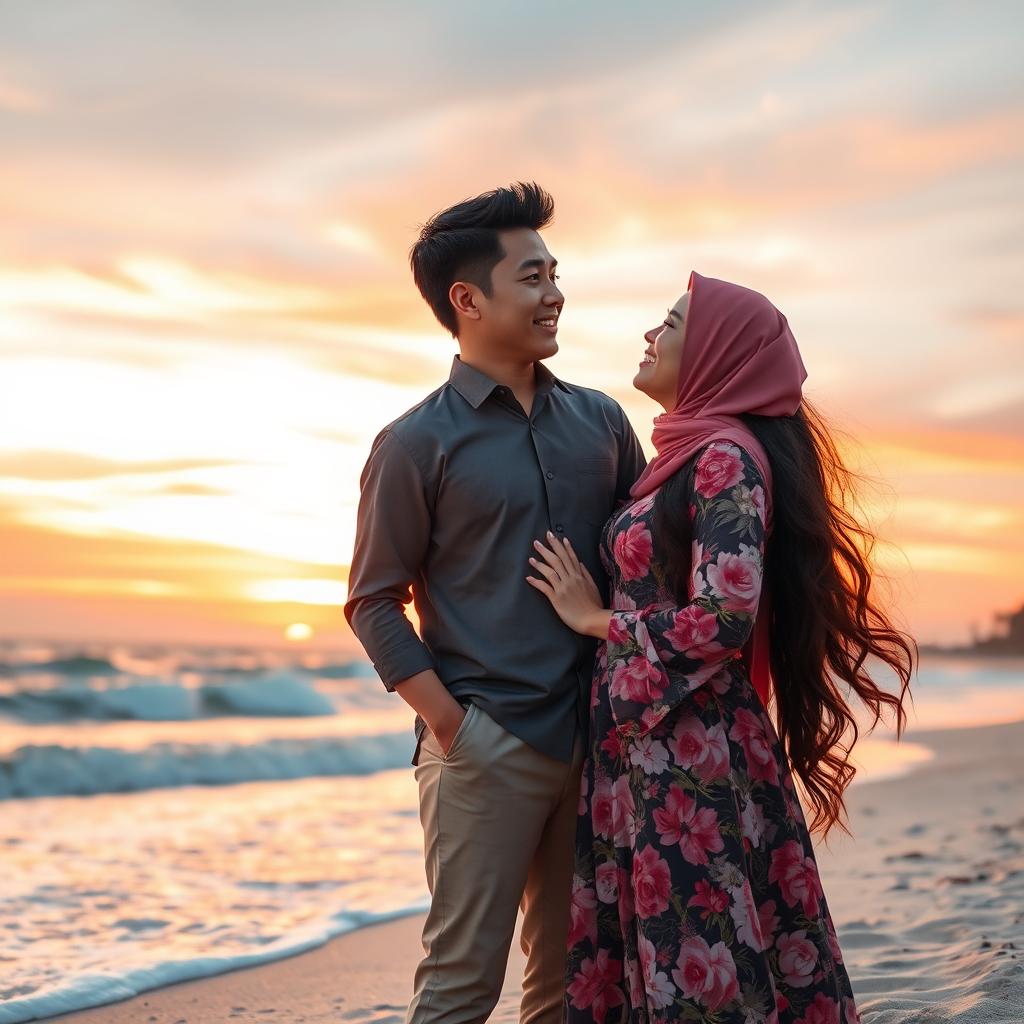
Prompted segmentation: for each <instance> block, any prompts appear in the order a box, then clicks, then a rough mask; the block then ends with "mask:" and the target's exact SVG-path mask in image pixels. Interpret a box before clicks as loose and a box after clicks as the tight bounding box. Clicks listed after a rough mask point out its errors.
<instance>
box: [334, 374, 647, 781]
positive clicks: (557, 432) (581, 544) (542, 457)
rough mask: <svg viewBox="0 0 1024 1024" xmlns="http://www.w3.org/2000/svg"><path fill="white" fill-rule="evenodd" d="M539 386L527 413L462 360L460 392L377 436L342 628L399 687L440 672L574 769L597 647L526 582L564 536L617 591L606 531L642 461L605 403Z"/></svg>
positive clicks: (462, 694)
mask: <svg viewBox="0 0 1024 1024" xmlns="http://www.w3.org/2000/svg"><path fill="white" fill-rule="evenodd" d="M536 384H537V391H536V397H535V398H534V402H533V408H532V409H531V411H530V415H529V416H527V415H526V413H525V412H524V411H523V408H522V406H521V405H520V404H519V403H518V401H516V398H515V396H514V395H513V394H512V392H511V390H510V389H509V388H506V387H502V386H500V385H498V384H496V383H495V382H494V381H493V380H491V378H490V377H488V376H486V375H485V374H483V373H481V372H480V371H479V370H476V369H474V368H473V367H471V366H467V365H466V364H465V363H463V362H462V361H461V360H460V359H459V357H458V356H456V357H455V360H454V362H453V364H452V371H451V376H450V377H449V379H448V382H447V383H446V384H444V385H443V386H442V387H440V388H438V389H437V391H435V392H434V393H433V394H431V395H428V396H427V398H425V399H424V400H423V401H422V402H420V403H419V405H416V406H414V407H413V408H412V409H410V410H409V411H408V412H406V413H405V414H404V415H402V416H400V417H399V418H398V419H397V420H395V421H394V422H393V423H391V424H390V425H388V426H387V427H385V428H384V429H383V430H382V431H381V432H380V434H378V435H377V438H376V440H375V441H374V442H373V447H372V449H371V451H370V457H369V459H368V460H367V463H366V467H365V468H364V470H363V474H362V477H361V480H360V486H361V495H360V500H359V513H358V519H357V525H356V543H355V552H354V554H353V557H352V568H351V572H350V574H349V599H348V602H347V603H346V605H345V616H346V618H347V619H348V621H349V624H350V625H351V627H352V630H353V632H354V633H355V634H356V636H357V637H358V638H359V640H360V641H361V642H362V644H363V647H365V648H366V652H367V654H368V655H369V656H370V658H371V660H372V661H373V664H374V667H375V668H376V670H377V672H378V674H379V675H380V677H381V679H382V680H383V681H384V685H385V686H386V687H387V688H388V689H389V690H393V689H394V687H395V684H396V683H399V682H401V681H402V680H403V679H408V678H409V677H410V676H413V675H415V674H416V673H418V672H422V671H424V670H425V669H431V668H432V669H434V670H435V671H436V672H437V674H438V676H439V677H440V678H441V681H442V682H443V683H444V684H445V686H447V687H448V690H449V691H450V692H451V694H452V696H454V697H455V698H456V699H457V700H459V701H461V702H462V703H464V704H466V703H473V704H477V705H479V707H481V708H482V709H483V710H484V711H486V712H487V714H488V715H490V716H491V717H492V718H493V719H494V720H495V721H496V722H497V723H498V724H499V725H501V726H502V727H503V728H505V729H506V730H508V731H509V732H511V733H513V734H514V735H516V736H518V737H520V739H522V740H524V741H525V742H527V743H529V744H530V745H531V746H533V747H534V748H536V749H537V750H539V751H541V752H542V753H545V754H548V755H549V756H551V757H555V758H558V759H559V760H561V761H565V762H568V761H570V760H571V757H572V743H573V734H574V732H575V730H576V726H577V723H579V724H581V725H582V726H584V731H585V722H586V715H587V713H588V706H589V702H588V701H587V700H585V699H581V698H582V697H584V696H586V695H589V692H590V674H591V670H592V667H593V657H594V651H595V649H596V641H594V640H590V639H587V638H584V637H580V636H579V635H577V634H576V633H574V632H573V631H572V630H571V629H569V628H568V626H566V625H564V624H563V623H562V621H561V620H560V619H559V618H558V616H557V615H556V614H555V612H554V609H553V608H552V607H551V605H550V603H549V602H548V600H547V598H546V597H545V596H544V595H543V594H541V593H540V592H539V591H537V590H534V589H533V587H531V586H530V585H529V584H528V583H527V582H526V576H527V575H528V574H530V566H529V564H528V563H527V559H528V558H529V557H530V555H532V554H534V553H535V552H534V550H533V547H532V544H533V541H534V539H536V538H539V539H544V534H545V531H547V530H552V531H553V532H555V533H556V535H557V536H560V537H568V538H569V540H570V541H571V543H572V545H573V547H574V548H575V550H576V553H577V555H578V556H579V557H580V559H581V560H582V561H583V562H584V563H585V564H586V566H587V568H588V569H589V570H590V572H591V574H592V575H593V577H594V579H595V580H596V581H597V583H598V586H600V587H601V588H602V590H605V588H606V581H605V574H604V570H603V569H602V567H601V563H600V559H599V556H598V543H599V540H600V534H601V529H602V527H603V526H604V524H605V522H606V521H607V519H608V517H609V516H610V515H611V514H612V512H613V510H614V509H615V507H616V506H617V505H618V504H620V503H621V502H623V501H624V500H625V499H626V498H627V497H628V493H629V488H630V487H631V486H632V484H633V482H634V481H635V480H636V478H637V476H639V474H640V472H641V470H642V469H643V467H644V464H645V459H644V455H643V451H642V450H641V448H640V444H639V442H638V441H637V438H636V435H635V434H634V433H633V429H632V427H631V426H630V424H629V421H628V419H627V418H626V414H625V413H624V412H623V411H622V409H621V407H620V406H619V405H618V403H616V402H615V401H613V400H612V399H611V398H609V397H608V396H607V395H603V394H601V392H599V391H592V390H590V389H589V388H581V387H576V386H575V385H572V384H565V383H563V382H562V381H560V380H558V379H557V378H555V377H554V376H553V375H552V373H551V371H550V370H548V369H547V368H546V367H545V366H543V365H542V364H540V363H537V364H536ZM605 597H606V598H607V594H605ZM410 599H411V600H413V602H414V606H415V609H416V614H417V617H418V619H419V629H420V633H419V635H417V633H416V630H415V629H414V628H413V625H412V623H411V622H410V621H409V619H408V618H407V617H406V615H405V611H404V608H405V606H406V605H407V604H408V603H409V601H410ZM421 637H422V639H421ZM422 732H423V723H422V721H421V720H419V719H418V720H417V735H418V736H422ZM414 760H415V758H414Z"/></svg>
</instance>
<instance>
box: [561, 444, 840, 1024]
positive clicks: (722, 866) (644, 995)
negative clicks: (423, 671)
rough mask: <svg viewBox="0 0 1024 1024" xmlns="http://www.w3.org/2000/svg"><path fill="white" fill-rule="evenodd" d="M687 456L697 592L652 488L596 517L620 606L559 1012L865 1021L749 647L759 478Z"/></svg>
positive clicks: (759, 554)
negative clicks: (670, 569)
mask: <svg viewBox="0 0 1024 1024" xmlns="http://www.w3.org/2000/svg"><path fill="white" fill-rule="evenodd" d="M691 467H692V468H689V467H688V468H684V469H683V470H682V471H681V472H683V473H687V474H688V476H687V478H686V479H687V481H688V493H687V495H686V500H685V504H684V505H682V506H681V508H682V509H684V510H685V509H688V510H689V519H690V525H691V531H692V536H691V537H690V543H689V545H687V546H688V547H689V548H690V550H691V551H692V565H691V567H690V571H689V572H688V573H686V574H685V575H684V577H683V578H684V579H689V594H688V598H689V600H688V603H686V604H685V605H683V606H680V603H679V601H678V599H677V597H676V596H675V595H674V594H673V593H671V592H670V591H669V590H668V586H667V583H666V572H665V565H664V563H663V561H662V557H661V555H660V552H659V546H658V538H657V536H656V534H655V532H654V527H653V523H654V519H655V509H656V502H655V501H654V500H652V498H651V497H648V498H645V499H643V500H641V501H639V502H636V503H635V504H633V505H632V506H630V507H629V508H627V509H625V510H623V511H622V512H620V513H619V514H618V515H616V516H615V517H613V519H612V520H611V522H610V523H609V524H608V526H607V527H606V528H605V535H604V542H603V545H602V552H601V554H602V558H603V560H604V563H605V567H606V569H607V570H608V572H609V575H610V576H611V581H612V595H613V596H612V607H613V609H615V614H614V615H613V616H612V621H611V626H610V628H609V633H608V641H607V642H606V643H604V644H602V645H601V647H600V649H599V652H598V659H597V666H596V668H595V675H594V691H593V696H592V702H591V749H590V756H589V758H588V759H587V762H586V765H585V768H584V784H583V794H584V795H583V797H582V798H581V800H580V818H579V827H578V831H577V857H576V877H575V879H574V884H573V896H572V914H571V916H572V925H571V929H572V933H571V937H570V943H569V946H570V948H569V961H568V976H567V996H566V1012H567V1021H568V1024H583V1022H597V1024H606V1022H607V1024H661V1022H667V1021H673V1020H688V1021H694V1022H697V1021H702V1020H709V1021H714V1022H715V1024H749V1022H750V1021H757V1022H758V1024H857V1022H858V1020H859V1018H858V1016H857V1009H856V1005H855V1003H854V998H853V991H852V989H851V987H850V980H849V977H848V975H847V973H846V968H845V967H844V966H843V961H842V953H841V951H840V948H839V941H838V939H837V938H836V934H835V928H834V927H833V924H832V920H831V917H830V915H829V911H828V906H827V904H826V902H825V897H824V894H823V893H822V889H821V882H820V879H819V878H818V871H817V866H816V864H815V860H814V851H813V848H812V846H811V841H810V837H809V835H808V832H807V826H806V824H805V821H804V817H803V811H802V809H801V807H800V802H799V800H798V798H797V794H796V790H795V788H794V785H793V778H792V775H791V773H790V771H789V768H788V766H787V764H786V760H785V757H784V755H783V753H782V750H781V747H780V745H779V739H778V736H777V734H776V732H775V727H774V725H773V723H772V720H771V718H770V717H769V715H768V713H767V712H766V711H765V708H764V707H763V705H762V704H761V702H760V701H759V699H758V698H757V695H756V694H755V693H754V690H753V688H752V686H751V685H750V680H749V677H748V675H747V672H746V669H745V667H744V663H743V659H742V656H741V653H742V651H743V648H744V645H745V644H746V643H747V640H748V638H749V637H750V633H751V630H752V628H753V623H754V616H755V614H756V610H757V606H758V601H759V599H760V594H761V586H762V568H763V559H764V531H765V493H764V481H763V480H762V479H761V476H760V473H759V472H758V471H757V469H756V467H755V465H754V463H753V462H752V460H751V459H750V457H749V455H748V454H747V453H746V452H744V451H743V450H742V449H741V448H739V447H737V446H736V445H734V444H731V443H728V442H715V443H713V444H711V445H709V446H707V447H706V448H705V449H704V450H703V451H702V452H701V453H699V454H698V456H697V458H696V459H695V461H694V463H692V464H691ZM684 516H685V511H684ZM674 518H675V520H676V521H678V516H676V517H674Z"/></svg>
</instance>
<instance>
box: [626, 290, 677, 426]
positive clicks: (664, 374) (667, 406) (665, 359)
mask: <svg viewBox="0 0 1024 1024" xmlns="http://www.w3.org/2000/svg"><path fill="white" fill-rule="evenodd" d="M689 306H690V293H689V292H686V293H685V294H684V295H683V296H681V298H680V299H679V301H678V302H677V303H676V304H675V305H674V306H673V307H672V308H671V309H670V310H669V311H668V315H667V316H666V317H665V319H664V320H663V321H662V322H661V323H660V324H658V326H657V327H652V328H651V329H650V330H649V331H648V332H647V333H646V334H645V335H644V341H646V342H647V348H646V350H645V351H644V358H643V362H641V363H640V369H639V370H638V371H637V375H636V376H635V377H634V378H633V387H635V388H636V389H637V391H642V392H643V393H644V394H645V395H647V396H648V397H650V398H653V399H654V401H656V402H657V403H658V404H659V405H660V406H661V407H662V408H663V409H664V410H665V411H666V412H670V411H671V410H672V409H674V408H675V404H676V395H677V392H678V387H679V365H680V363H681V362H682V358H683V344H684V342H685V341H686V313H687V310H688V309H689Z"/></svg>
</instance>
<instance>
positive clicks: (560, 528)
mask: <svg viewBox="0 0 1024 1024" xmlns="http://www.w3.org/2000/svg"><path fill="white" fill-rule="evenodd" d="M555 533H565V527H564V526H563V525H562V524H561V523H555Z"/></svg>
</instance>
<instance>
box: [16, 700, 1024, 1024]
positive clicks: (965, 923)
mask: <svg viewBox="0 0 1024 1024" xmlns="http://www.w3.org/2000/svg"><path fill="white" fill-rule="evenodd" d="M907 740H908V742H909V743H915V744H920V745H923V746H926V747H928V748H929V749H930V750H931V751H932V752H933V753H932V756H931V757H929V758H928V759H927V760H924V761H922V762H920V763H918V764H915V765H911V766H910V768H909V770H908V771H906V772H904V773H902V774H900V775H898V776H895V777H882V778H875V779H872V780H866V781H864V782H863V783H861V784H859V785H856V786H854V787H852V788H851V789H850V790H849V792H848V795H847V802H848V805H849V809H850V827H851V830H852V831H853V832H854V836H855V839H853V840H851V839H849V838H848V837H846V836H843V835H840V834H836V833H834V834H833V836H832V837H830V838H829V840H828V842H827V843H826V842H824V841H822V840H821V839H820V838H817V837H815V849H816V851H817V855H818V861H819V867H820V869H821V874H822V881H823V885H824V888H825V892H826V896H827V898H828V901H829V905H830V907H831V909H832V913H833V916H834V918H835V920H836V924H837V928H838V931H839V936H840V943H841V945H842V947H843V949H844V953H845V955H846V959H847V962H848V964H849V966H850V970H851V975H852V976H853V980H854V990H855V993H856V995H857V999H858V1003H859V1005H860V1008H861V1011H862V1013H865V1014H866V1016H865V1024H870V1021H871V1020H872V1019H877V1020H878V1021H879V1024H882V1022H884V1024H895V1022H898V1021H902V1020H907V1021H908V1022H909V1021H911V1020H913V1021H914V1022H915V1024H916V1022H917V1021H918V1020H920V1021H922V1022H923V1021H928V1022H929V1024H930V1022H932V1021H935V1022H936V1024H938V1022H946V1021H949V1022H953V1021H961V1020H962V1021H963V1022H964V1024H967V1022H968V1021H974V1022H978V1021H986V1022H991V1024H994V1022H997V1021H1006V1022H1010V1021H1012V1020H1015V1019H1016V1018H1014V1017H1011V1016H1005V1014H1007V1013H1012V1012H1014V1010H1013V1004H1012V1003H1011V1002H1005V1007H1004V1006H1001V1005H1000V1004H1001V1003H1002V1002H1003V1000H1004V999H1006V998H1008V997H1009V993H1010V992H1011V991H1012V992H1013V993H1015V995H1014V997H1013V998H1014V1000H1016V999H1018V998H1019V999H1020V1003H1019V1004H1018V1005H1021V1006H1024V951H1022V952H1021V954H1020V956H1021V959H1019V960H1018V959H1017V953H1015V952H1014V951H1013V947H1017V948H1020V947H1022V946H1024V925H1022V921H1024V914H1018V915H1017V916H1016V920H1014V919H1013V917H1012V915H1007V914H1006V913H1005V911H1003V912H1002V914H1000V913H998V912H996V913H993V911H992V910H991V909H990V908H991V906H992V905H993V901H992V898H991V895H988V896H984V897H982V890H983V888H984V884H985V883H988V884H992V883H995V884H998V885H1001V886H1003V888H1004V889H1010V890H1012V893H1013V895H1012V896H1010V897H1007V895H1006V893H1005V892H1004V893H1001V894H1000V895H999V903H1000V904H1001V906H1003V907H1006V906H1007V905H1008V906H1014V905H1017V906H1020V905H1024V899H1022V897H1024V796H1022V794H1021V788H1022V787H1021V785H1020V780H1021V779H1022V778H1024V720H1018V721H1016V722H1012V723H1005V724H999V725H987V726H977V727H967V728H954V729H928V730H920V731H917V730H911V731H909V732H908V734H907ZM1001 803H1002V804H1003V805H1004V806H1002V807H1000V804H1001ZM951 826H956V827H951ZM980 837H984V838H980ZM936 844H938V845H937V846H936ZM900 847H907V849H901V848H900ZM992 853H995V854H998V856H995V857H992V856H988V857H986V856H985V854H992ZM979 857H980V858H981V860H980V861H979V860H978V858H979ZM972 861H975V863H971V862H972ZM972 897H976V899H975V900H974V902H975V903H976V904H977V905H974V903H972V899H971V898H972ZM965 900H966V902H965ZM947 904H948V905H947ZM865 907H869V908H870V909H871V910H872V911H873V913H871V914H865ZM965 910H966V913H965ZM879 915H881V917H879ZM886 915H888V916H886ZM915 919H916V920H915ZM1001 919H1003V920H1002V921H1001ZM422 921H423V914H422V913H415V912H414V913H411V914H408V915H405V916H402V917H399V918H396V919H393V920H390V921H388V922H385V923H376V924H372V925H368V926H365V927H362V928H357V929H356V930H354V931H350V932H347V933H345V934H343V935H340V936H337V937H334V938H332V939H330V940H328V941H327V942H326V943H324V944H321V945H318V946H316V947H315V948H312V949H309V950H307V951H305V952H298V953H296V954H293V955H289V956H286V957H284V958H280V959H275V960H273V961H270V962H267V963H263V964H260V965H257V966H253V967H246V968H241V969H236V970H231V971H228V972H226V973H221V974H216V975H211V976H207V977H203V978H197V979H195V980H191V981H183V982H178V983H176V984H172V985H166V986H163V987H160V988H155V989H152V990H150V991H147V992H143V993H140V994H138V995H135V996H132V997H131V998H128V999H123V1000H120V1001H118V1002H114V1003H106V1004H103V1005H99V1006H95V1007H92V1008H89V1009H84V1010H75V1011H72V1012H68V1013H62V1014H60V1015H58V1016H51V1017H47V1018H45V1020H48V1021H60V1022H64V1024H101V1022H103V1024H129V1022H131V1024H134V1022H137V1021H143V1022H146V1024H214V1022H221V1021H237V1022H240V1024H248V1022H256V1021H266V1020H268V1019H269V1020H287V1021H295V1022H305V1024H319V1022H326V1021H329V1020H339V1019H344V1020H349V1021H356V1022H366V1024H400V1022H401V1021H403V1020H404V1012H405V1004H406V1001H407V1000H408V998H409V996H410V994H411V986H412V974H413V969H414V967H415V964H416V962H417V960H418V958H419V956H420V942H419V936H420V929H421V927H422ZM908 921H909V922H910V923H911V926H910V927H909V928H908V929H907V930H906V933H905V934H903V935H902V936H901V935H900V933H901V932H902V931H903V929H901V927H900V926H901V925H902V924H903V923H904V922H908ZM1000 932H1002V933H1004V934H1003V935H1000ZM1015 940H1017V941H1015ZM899 943H903V945H899ZM900 949H902V950H903V951H904V953H910V956H908V957H906V962H905V963H904V962H903V960H902V959H901V958H900V956H898V955H895V954H897V953H898V952H899V950H900ZM879 957H881V958H882V959H881V960H879ZM937 963H941V964H943V965H944V971H936V966H935V965H936V964H937ZM894 964H899V965H900V969H896V968H894V967H893V965H894ZM926 964H927V965H928V968H927V970H928V971H929V972H930V977H925V978H916V977H915V972H917V971H920V970H923V969H925V966H926ZM984 964H988V965H989V968H988V969H983V965H984ZM522 967H523V957H522V954H521V952H520V951H519V949H518V942H515V943H514V944H513V949H512V954H511V955H510V958H509V970H508V973H507V976H506V982H505V988H504V990H503V994H502V998H501V1001H500V1002H499V1004H498V1007H497V1008H496V1010H495V1012H494V1015H493V1016H492V1020H494V1021H514V1020H515V1019H516V1016H517V1007H518V995H519V982H520V979H521V977H522ZM949 973H952V977H945V976H944V975H945V974H949ZM961 976H962V977H961ZM951 981H953V982H955V981H959V982H960V986H959V989H957V987H956V985H955V984H954V985H953V986H951V985H950V982H951ZM929 985H931V990H932V991H931V994H930V995H929ZM951 988H952V990H951ZM997 993H1004V995H1003V996H997ZM946 1003H948V1005H949V1010H948V1012H947V1010H945V1009H944V1008H943V1007H944V1005H945V1004H946ZM989 1004H992V1005H989ZM982 1005H984V1006H985V1007H986V1009H985V1010H984V1013H983V1014H982V1015H980V1016H979V1015H977V1014H978V1013H979V1012H980V1011H981V1007H982ZM919 1012H928V1016H925V1017H918V1016H916V1015H915V1016H910V1014H912V1013H913V1014H917V1013H919ZM961 1012H962V1013H963V1014H966V1015H965V1016H961V1015H960V1013H961ZM875 1014H883V1016H878V1017H875V1016H874V1015H875ZM986 1014H987V1015H986ZM2 1019H3V1015H2V1011H0V1020H2Z"/></svg>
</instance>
